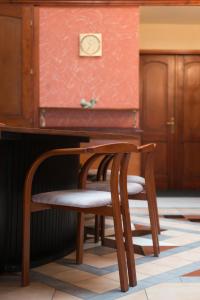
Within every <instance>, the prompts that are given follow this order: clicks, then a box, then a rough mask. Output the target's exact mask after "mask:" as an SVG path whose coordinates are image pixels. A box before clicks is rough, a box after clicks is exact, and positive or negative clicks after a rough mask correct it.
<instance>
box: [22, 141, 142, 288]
mask: <svg viewBox="0 0 200 300" xmlns="http://www.w3.org/2000/svg"><path fill="white" fill-rule="evenodd" d="M134 149H135V146H134V145H132V144H128V143H114V144H107V145H101V146H96V147H90V148H70V149H55V150H51V151H48V152H45V153H44V154H42V155H41V156H39V157H38V158H37V159H36V160H35V161H34V162H33V164H32V165H31V167H30V169H29V171H28V173H27V175H26V179H25V185H24V204H23V258H22V285H23V286H27V285H28V284H29V281H30V279H29V269H30V225H31V213H33V212H36V211H42V210H48V209H52V208H56V207H59V208H63V209H64V210H71V211H75V212H77V217H78V225H77V248H76V263H77V264H79V263H82V261H83V242H84V214H86V213H90V214H91V213H92V214H96V215H100V216H111V217H113V220H114V229H115V239H116V245H117V259H118V267H119V278H120V286H121V291H124V292H125V291H127V290H128V286H135V285H136V272H135V262H134V253H133V247H132V237H131V221H130V214H129V206H128V195H127V189H126V186H127V168H128V161H129V157H130V153H131V152H132V151H133V150H134ZM81 154H93V158H92V159H90V162H91V161H92V160H95V159H96V157H104V156H106V155H110V154H111V155H112V157H113V159H112V167H111V175H110V192H107V191H94V190H93V191H91V190H87V189H86V182H87V176H88V171H89V168H90V163H86V164H85V165H84V167H83V168H82V169H81V171H80V176H79V177H80V179H79V186H78V189H73V190H61V191H52V192H47V193H40V194H35V195H32V183H33V179H34V175H35V173H36V171H37V170H38V168H39V166H40V165H41V164H42V163H43V162H44V161H46V160H47V159H49V158H51V157H55V156H64V155H81ZM119 173H120V176H118V174H119ZM119 187H120V193H119V192H118V188H119ZM123 229H124V233H123ZM127 275H128V276H127Z"/></svg>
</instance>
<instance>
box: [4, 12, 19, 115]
mask: <svg viewBox="0 0 200 300" xmlns="http://www.w3.org/2000/svg"><path fill="white" fill-rule="evenodd" d="M21 33H22V28H21V20H20V19H19V18H15V17H8V16H0V57H1V58H0V70H1V71H0V91H1V97H0V114H1V115H3V116H8V117H9V116H10V115H13V116H15V115H16V116H19V115H20V114H21V113H22V112H21V97H22V94H21V84H22V51H21V40H22V36H21ZM8 37H9V38H8Z"/></svg>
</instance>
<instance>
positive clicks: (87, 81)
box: [39, 7, 139, 124]
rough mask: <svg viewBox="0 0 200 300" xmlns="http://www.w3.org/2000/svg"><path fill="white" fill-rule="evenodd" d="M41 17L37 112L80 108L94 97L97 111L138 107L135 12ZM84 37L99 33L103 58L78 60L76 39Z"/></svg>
mask: <svg viewBox="0 0 200 300" xmlns="http://www.w3.org/2000/svg"><path fill="white" fill-rule="evenodd" d="M39 11H40V28H39V30H40V44H39V53H40V107H80V99H81V98H86V99H87V100H89V99H91V98H92V97H93V98H96V99H97V100H98V103H97V105H96V108H102V107H106V108H134V107H135V108H137V107H138V106H139V103H138V102H139V101H138V98H139V97H138V89H139V84H138V62H139V58H138V55H139V50H138V23H139V22H138V15H139V13H138V8H136V7H112V8H111V7H95V8H94V7H91V8H90V7H88V8H86V7H80V8H76V7H65V8H64V7H62V8H55V7H51V8H48V7H46V8H40V10H39ZM88 32H89V33H90V32H93V33H102V40H103V55H102V57H79V33H88ZM119 121H120V120H119ZM123 121H124V120H123ZM127 124H130V120H128V121H127Z"/></svg>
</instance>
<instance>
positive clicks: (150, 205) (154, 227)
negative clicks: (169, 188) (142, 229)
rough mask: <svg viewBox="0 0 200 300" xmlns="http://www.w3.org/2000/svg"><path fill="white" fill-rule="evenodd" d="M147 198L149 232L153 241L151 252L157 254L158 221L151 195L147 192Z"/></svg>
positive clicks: (158, 249) (158, 247) (158, 250)
mask: <svg viewBox="0 0 200 300" xmlns="http://www.w3.org/2000/svg"><path fill="white" fill-rule="evenodd" d="M147 199H148V201H147V202H148V208H149V218H150V223H151V232H152V241H153V252H154V256H159V253H160V246H159V240H158V223H157V219H156V216H155V209H154V200H153V196H152V195H148V194H147Z"/></svg>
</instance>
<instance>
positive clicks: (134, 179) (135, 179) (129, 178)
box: [127, 175, 145, 186]
mask: <svg viewBox="0 0 200 300" xmlns="http://www.w3.org/2000/svg"><path fill="white" fill-rule="evenodd" d="M127 181H128V182H135V183H139V184H141V185H143V186H144V185H145V179H144V177H141V176H136V175H128V176H127Z"/></svg>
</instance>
